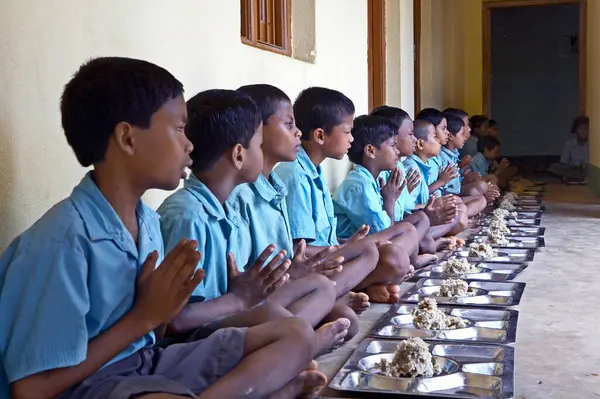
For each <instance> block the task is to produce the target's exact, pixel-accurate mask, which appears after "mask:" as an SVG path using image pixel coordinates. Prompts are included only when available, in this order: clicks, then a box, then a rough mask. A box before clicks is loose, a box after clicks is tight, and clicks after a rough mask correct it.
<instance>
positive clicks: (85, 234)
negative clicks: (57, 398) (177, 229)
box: [0, 173, 163, 398]
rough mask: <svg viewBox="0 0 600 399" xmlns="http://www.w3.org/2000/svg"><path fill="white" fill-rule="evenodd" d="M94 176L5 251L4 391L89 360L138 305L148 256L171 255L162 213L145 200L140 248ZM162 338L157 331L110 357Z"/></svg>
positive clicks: (0, 287) (0, 308)
mask: <svg viewBox="0 0 600 399" xmlns="http://www.w3.org/2000/svg"><path fill="white" fill-rule="evenodd" d="M91 176H92V175H91V173H88V174H87V175H86V176H85V177H84V178H83V180H82V181H81V183H80V184H79V185H78V186H77V187H75V189H74V190H73V192H72V194H71V196H70V197H69V198H67V199H65V200H63V201H62V202H60V203H58V204H57V205H55V206H54V207H52V208H51V209H50V210H49V211H48V212H47V213H46V214H45V215H43V216H42V217H41V218H40V219H39V220H38V221H37V222H36V223H35V224H34V225H33V226H31V227H30V228H29V229H28V230H26V231H25V232H24V233H23V234H21V235H20V236H19V237H17V238H16V239H15V240H14V241H13V242H12V243H11V244H10V246H9V247H8V248H7V250H6V251H5V252H4V254H3V255H2V258H0V315H1V316H0V354H1V357H2V362H0V397H2V398H8V397H9V392H8V383H11V382H14V381H16V380H19V379H22V378H25V377H28V376H31V375H33V374H37V373H39V372H42V371H48V370H53V369H58V368H63V367H70V366H75V365H77V364H80V363H81V362H83V361H84V360H85V358H86V356H87V345H88V342H89V341H90V340H91V339H93V338H94V337H96V336H98V335H100V334H101V333H102V332H104V331H105V330H107V329H108V328H110V327H111V326H112V325H113V324H115V323H116V322H117V321H118V320H119V319H121V318H122V317H123V316H124V315H125V314H126V313H127V312H129V310H130V309H131V307H132V305H133V302H134V297H135V287H136V279H137V277H138V274H139V272H140V270H141V267H142V265H143V263H144V261H145V260H146V258H147V256H148V255H149V254H150V253H151V252H153V251H158V254H159V262H158V263H160V261H162V259H163V242H162V239H161V236H160V227H159V222H158V215H157V214H156V213H155V212H154V211H152V210H151V209H150V208H148V207H146V206H145V205H144V204H143V203H142V202H141V201H140V202H139V204H138V206H137V210H136V213H137V217H138V226H139V233H138V245H137V247H136V244H135V242H134V241H133V238H132V236H131V234H130V233H129V231H128V230H127V229H126V228H125V226H124V225H123V223H122V222H121V219H120V218H119V216H118V215H117V214H116V212H115V211H114V209H113V208H112V206H111V205H110V203H109V202H108V201H107V200H106V198H105V197H104V195H103V194H102V193H101V192H100V190H99V189H98V186H96V184H95V183H94V180H93V179H92V177H91ZM154 342H155V336H154V333H153V332H149V333H148V334H146V335H144V336H143V337H141V338H139V339H137V340H136V341H135V342H133V343H131V344H130V345H129V346H128V347H127V348H126V349H125V350H123V351H122V352H121V353H120V354H119V355H117V356H116V357H115V358H113V359H112V360H111V361H110V362H109V363H107V364H111V363H114V362H116V361H118V360H121V359H123V358H126V357H128V356H130V355H132V354H134V353H136V352H137V351H139V350H140V349H142V348H144V347H147V346H150V345H153V344H154Z"/></svg>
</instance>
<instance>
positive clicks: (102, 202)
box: [70, 172, 159, 255]
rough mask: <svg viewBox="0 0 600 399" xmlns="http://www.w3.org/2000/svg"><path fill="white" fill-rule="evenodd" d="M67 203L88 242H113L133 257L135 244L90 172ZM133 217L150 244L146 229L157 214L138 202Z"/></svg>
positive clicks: (156, 217)
mask: <svg viewBox="0 0 600 399" xmlns="http://www.w3.org/2000/svg"><path fill="white" fill-rule="evenodd" d="M70 199H71V201H72V202H73V205H74V206H75V208H76V209H77V211H78V212H79V214H80V216H81V219H82V220H83V223H84V226H85V229H86V231H87V233H88V235H89V237H90V240H92V241H98V240H113V241H114V242H115V243H117V245H119V247H120V248H121V249H122V250H123V251H126V252H130V253H131V254H133V255H137V248H136V243H135V242H134V241H133V239H132V238H131V234H130V233H129V231H128V230H127V228H126V227H125V225H124V224H123V221H122V220H121V218H120V217H119V215H117V213H116V212H115V210H114V208H113V207H112V205H111V204H110V203H109V202H108V200H107V199H106V197H105V196H104V194H103V193H102V192H101V191H100V189H99V188H98V186H97V185H96V182H95V181H94V179H93V176H92V172H88V173H87V174H86V175H85V177H84V178H83V179H82V180H81V182H80V183H79V185H78V186H77V187H75V188H74V189H73V192H72V194H71V197H70ZM136 215H137V217H138V226H139V228H140V229H142V228H143V229H146V230H147V232H148V234H146V235H145V236H146V237H148V238H149V239H150V240H151V241H154V234H152V232H151V231H150V230H149V229H150V225H151V224H152V223H156V221H157V220H158V219H159V216H158V214H157V213H156V212H154V211H153V210H152V209H150V208H149V207H147V206H146V205H145V204H144V203H143V202H142V200H141V199H140V200H139V201H138V204H137V207H136Z"/></svg>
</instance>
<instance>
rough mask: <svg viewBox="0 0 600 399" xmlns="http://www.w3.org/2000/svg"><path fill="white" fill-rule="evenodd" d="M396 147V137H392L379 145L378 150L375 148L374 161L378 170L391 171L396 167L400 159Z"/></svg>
mask: <svg viewBox="0 0 600 399" xmlns="http://www.w3.org/2000/svg"><path fill="white" fill-rule="evenodd" d="M397 145H398V136H394V137H390V138H389V139H387V140H386V141H384V142H383V143H381V146H380V148H375V160H376V161H377V166H378V167H379V169H380V170H391V169H394V168H395V167H396V165H397V164H398V160H399V159H400V151H398V148H397Z"/></svg>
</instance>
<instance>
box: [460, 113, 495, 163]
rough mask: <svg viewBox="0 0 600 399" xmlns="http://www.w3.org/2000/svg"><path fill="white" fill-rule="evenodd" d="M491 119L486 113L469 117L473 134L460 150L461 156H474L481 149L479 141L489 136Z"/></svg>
mask: <svg viewBox="0 0 600 399" xmlns="http://www.w3.org/2000/svg"><path fill="white" fill-rule="evenodd" d="M489 123H490V120H489V119H488V118H487V117H486V116H484V115H473V116H472V117H471V119H469V126H470V129H471V130H470V132H471V133H470V134H471V136H470V137H469V138H468V139H467V140H466V141H465V145H464V146H463V148H462V150H461V151H460V156H461V158H465V157H468V156H470V157H474V156H475V154H477V152H478V151H479V149H478V148H479V147H478V146H477V143H478V142H479V140H480V139H481V138H482V137H484V136H487V131H488V127H489Z"/></svg>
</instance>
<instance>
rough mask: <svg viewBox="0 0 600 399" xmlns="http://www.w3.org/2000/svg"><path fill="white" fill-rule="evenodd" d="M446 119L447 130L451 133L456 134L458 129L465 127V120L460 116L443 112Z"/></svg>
mask: <svg viewBox="0 0 600 399" xmlns="http://www.w3.org/2000/svg"><path fill="white" fill-rule="evenodd" d="M444 116H445V117H446V121H447V122H448V131H449V132H450V134H452V135H457V134H458V133H459V132H460V130H461V129H462V128H463V127H465V121H463V120H462V118H460V117H458V116H456V115H454V114H449V113H444Z"/></svg>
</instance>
